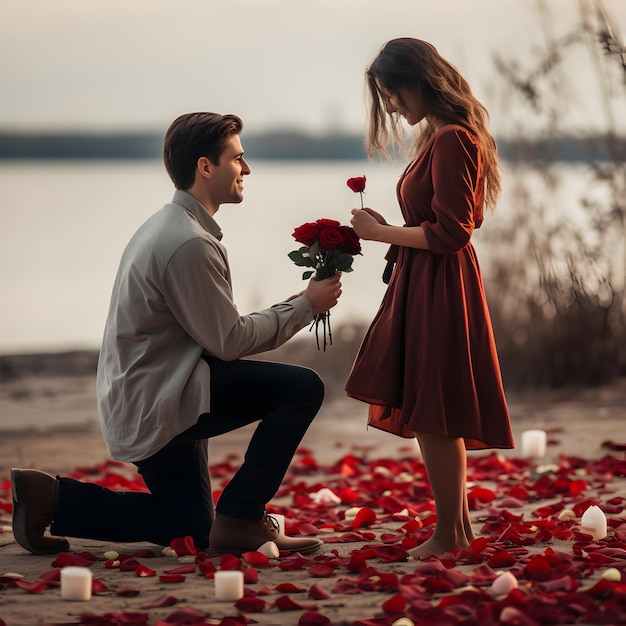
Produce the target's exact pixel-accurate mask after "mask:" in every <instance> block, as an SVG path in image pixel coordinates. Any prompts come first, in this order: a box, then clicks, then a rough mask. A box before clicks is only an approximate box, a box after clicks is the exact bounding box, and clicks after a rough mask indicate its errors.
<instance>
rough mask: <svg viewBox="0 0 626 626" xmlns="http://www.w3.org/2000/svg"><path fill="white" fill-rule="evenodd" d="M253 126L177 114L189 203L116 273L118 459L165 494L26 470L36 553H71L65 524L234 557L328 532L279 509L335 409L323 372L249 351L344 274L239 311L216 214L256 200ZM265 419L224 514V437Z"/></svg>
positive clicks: (107, 376)
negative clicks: (289, 527)
mask: <svg viewBox="0 0 626 626" xmlns="http://www.w3.org/2000/svg"><path fill="white" fill-rule="evenodd" d="M242 128H243V123H242V121H241V119H240V118H238V117H237V116H235V115H218V114H216V113H190V114H186V115H182V116H180V117H179V118H177V119H176V120H175V121H174V122H173V123H172V124H171V126H170V128H169V129H168V131H167V134H166V136H165V141H164V149H163V158H164V162H165V166H166V169H167V171H168V173H169V175H170V178H171V179H172V181H173V183H174V186H175V187H176V191H175V193H174V197H173V200H172V202H171V203H170V204H167V205H166V206H164V207H163V208H162V209H161V210H160V211H159V212H157V213H156V214H155V215H153V216H152V217H151V218H150V219H148V220H147V221H146V222H145V223H144V224H143V225H142V226H141V227H140V228H139V230H138V231H137V232H136V233H135V235H134V236H133V237H132V239H131V240H130V242H129V244H128V246H127V248H126V250H125V251H124V254H123V256H122V259H121V262H120V267H119V270H118V273H117V277H116V279H115V284H114V287H113V294H112V297H111V304H110V308H109V314H108V318H107V321H106V327H105V331H104V339H103V343H102V350H101V352H100V359H99V363H98V373H97V395H98V406H99V412H100V421H101V426H102V431H103V435H104V438H105V441H106V444H107V447H108V450H109V453H110V455H111V457H112V458H114V459H118V460H120V461H127V462H132V463H134V464H135V465H136V466H137V468H138V471H139V473H140V474H141V476H142V477H143V479H144V481H145V484H146V486H147V487H148V489H149V493H142V492H114V491H111V490H109V489H105V488H103V487H100V486H98V485H95V484H89V483H81V482H79V481H76V480H73V479H70V478H56V479H55V478H54V477H52V476H50V475H49V474H46V473H43V472H40V471H37V470H33V469H13V470H12V472H11V480H12V489H13V505H14V512H13V532H14V534H15V538H16V540H17V541H18V543H19V544H20V545H21V546H22V547H24V548H25V549H26V550H29V551H30V552H33V553H35V554H48V553H55V552H59V551H61V550H67V549H68V548H69V544H68V542H67V540H66V539H64V538H62V536H70V537H84V538H92V539H100V540H105V541H116V542H127V541H150V542H153V543H156V544H159V545H168V544H169V542H170V541H171V540H172V539H174V538H176V537H182V536H191V537H193V539H194V542H195V544H196V546H197V547H199V548H202V549H206V548H208V549H210V550H211V551H213V552H230V553H233V554H241V553H242V552H245V551H250V550H256V549H257V548H259V547H260V546H261V545H262V544H263V543H265V542H267V541H274V542H275V543H276V544H277V546H278V548H279V549H281V550H289V551H298V552H301V553H308V552H313V551H314V550H316V549H318V547H319V545H320V543H321V542H320V541H319V540H317V539H316V538H311V537H301V538H292V537H287V536H285V535H284V534H282V533H279V532H278V527H277V524H276V521H275V519H274V518H272V517H271V516H268V515H267V513H266V510H265V505H266V503H267V502H269V500H271V498H272V497H273V496H274V495H275V494H276V491H277V490H278V487H279V486H280V483H281V481H282V479H283V478H284V475H285V472H286V471H287V468H288V466H289V463H290V462H291V459H292V458H293V454H294V453H295V451H296V448H297V447H298V445H299V443H300V441H301V439H302V437H303V436H304V434H305V432H306V430H307V428H308V427H309V425H310V423H311V421H312V420H313V418H314V417H315V415H316V414H317V412H318V410H319V408H320V406H321V403H322V400H323V394H324V391H323V384H322V382H321V380H320V378H319V376H318V375H317V374H316V373H315V372H313V371H312V370H309V369H307V368H302V367H296V366H292V365H287V364H282V363H270V362H263V361H256V360H243V359H242V357H245V356H247V355H251V354H256V353H259V352H263V351H266V350H270V349H272V348H276V347H277V346H279V345H281V344H283V343H284V342H285V341H287V340H288V339H289V338H291V337H292V336H293V335H294V334H295V333H297V332H298V331H299V330H300V329H302V328H303V327H305V326H307V325H308V324H310V322H311V321H312V320H313V319H314V316H315V315H317V314H319V313H322V312H323V311H326V310H328V309H330V308H331V307H333V306H335V304H337V300H338V298H339V296H340V295H341V283H340V276H339V274H336V275H335V276H332V277H331V278H328V279H326V280H322V281H315V280H311V281H310V282H309V283H308V286H307V288H306V289H305V290H304V291H303V292H302V293H301V294H298V295H296V296H292V297H291V298H288V299H287V300H285V301H283V302H281V303H279V304H277V305H275V306H273V307H271V308H269V309H265V310H263V311H259V312H257V313H252V314H250V315H240V314H239V313H238V311H237V309H236V307H235V304H234V302H233V295H232V288H231V277H230V270H229V265H228V259H227V254H226V249H225V248H224V246H223V245H222V244H221V243H220V239H221V236H222V233H221V231H220V228H219V226H218V224H217V222H216V221H215V219H214V217H215V214H216V213H217V211H218V209H219V208H220V206H221V205H222V204H227V203H239V202H241V201H242V200H243V179H244V177H245V176H247V175H248V174H250V167H249V166H248V164H247V163H246V161H245V159H244V151H243V148H242V145H241V140H240V136H239V135H240V133H241V130H242ZM256 421H258V422H259V423H258V426H257V428H256V430H255V432H254V435H253V436H252V438H251V440H250V443H249V446H248V449H247V451H246V454H245V459H244V462H243V464H242V465H241V467H240V468H239V470H238V471H237V473H236V474H235V475H234V476H233V478H232V480H231V481H230V483H229V484H228V485H227V486H226V487H225V489H224V490H223V492H222V494H221V497H220V498H219V500H218V503H217V505H216V509H215V515H214V510H213V499H212V492H211V483H210V478H209V468H208V439H209V438H211V437H215V436H217V435H221V434H223V433H226V432H229V431H231V430H234V429H236V428H240V427H242V426H245V425H247V424H250V423H252V422H256ZM49 525H50V526H51V534H52V535H53V536H52V537H50V536H47V535H44V532H45V530H46V528H47V527H48V526H49Z"/></svg>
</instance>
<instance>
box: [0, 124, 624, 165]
mask: <svg viewBox="0 0 626 626" xmlns="http://www.w3.org/2000/svg"><path fill="white" fill-rule="evenodd" d="M610 141H613V142H614V143H615V147H616V148H617V149H618V150H622V151H623V150H624V149H625V148H626V137H621V138H612V139H610V138H607V137H605V136H602V135H595V136H589V137H580V136H567V135H563V136H560V137H554V138H549V139H537V140H523V141H522V140H510V139H498V140H497V143H498V149H499V151H500V154H501V156H502V158H503V159H504V160H507V161H541V162H544V161H559V162H587V161H592V160H593V161H603V160H607V159H609V158H610V154H611V150H610ZM162 144H163V135H162V133H152V132H137V133H131V132H111V133H90V132H33V133H28V132H17V131H11V130H7V129H4V130H2V129H0V161H7V160H10V161H28V160H42V159H43V160H56V161H59V160H73V159H86V160H94V161H95V160H153V159H160V158H161V149H162ZM245 147H246V151H247V152H248V153H249V154H250V155H253V156H254V158H255V159H267V160H279V159H291V160H293V159H296V160H300V161H306V160H326V161H333V160H365V159H367V154H366V151H365V139H364V137H363V136H362V135H359V134H351V133H343V132H339V131H338V132H332V133H330V132H329V133H324V134H312V133H306V132H304V131H299V130H280V131H279V130H276V131H267V132H263V133H256V134H249V135H248V134H246V135H245Z"/></svg>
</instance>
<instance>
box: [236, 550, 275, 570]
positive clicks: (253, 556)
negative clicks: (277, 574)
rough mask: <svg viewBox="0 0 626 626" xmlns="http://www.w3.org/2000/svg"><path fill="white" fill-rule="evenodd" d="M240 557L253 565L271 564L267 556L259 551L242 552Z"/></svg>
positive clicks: (264, 565) (266, 565)
mask: <svg viewBox="0 0 626 626" xmlns="http://www.w3.org/2000/svg"><path fill="white" fill-rule="evenodd" d="M241 558H242V559H243V560H244V561H245V562H246V563H249V564H250V565H252V566H254V567H269V566H270V565H271V562H270V559H269V557H267V556H266V555H265V554H263V553H261V552H244V553H243V554H242V555H241Z"/></svg>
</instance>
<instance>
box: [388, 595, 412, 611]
mask: <svg viewBox="0 0 626 626" xmlns="http://www.w3.org/2000/svg"><path fill="white" fill-rule="evenodd" d="M405 607H406V598H405V597H404V596H403V595H402V594H401V593H396V594H395V595H393V596H391V598H389V600H387V601H386V602H383V611H385V613H402V612H403V611H404V608H405Z"/></svg>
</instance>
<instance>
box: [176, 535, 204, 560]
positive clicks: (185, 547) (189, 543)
mask: <svg viewBox="0 0 626 626" xmlns="http://www.w3.org/2000/svg"><path fill="white" fill-rule="evenodd" d="M170 548H172V550H174V552H176V554H177V555H178V556H186V555H189V554H198V549H197V548H196V544H195V543H194V541H193V537H189V536H186V537H177V538H176V539H172V541H170Z"/></svg>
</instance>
